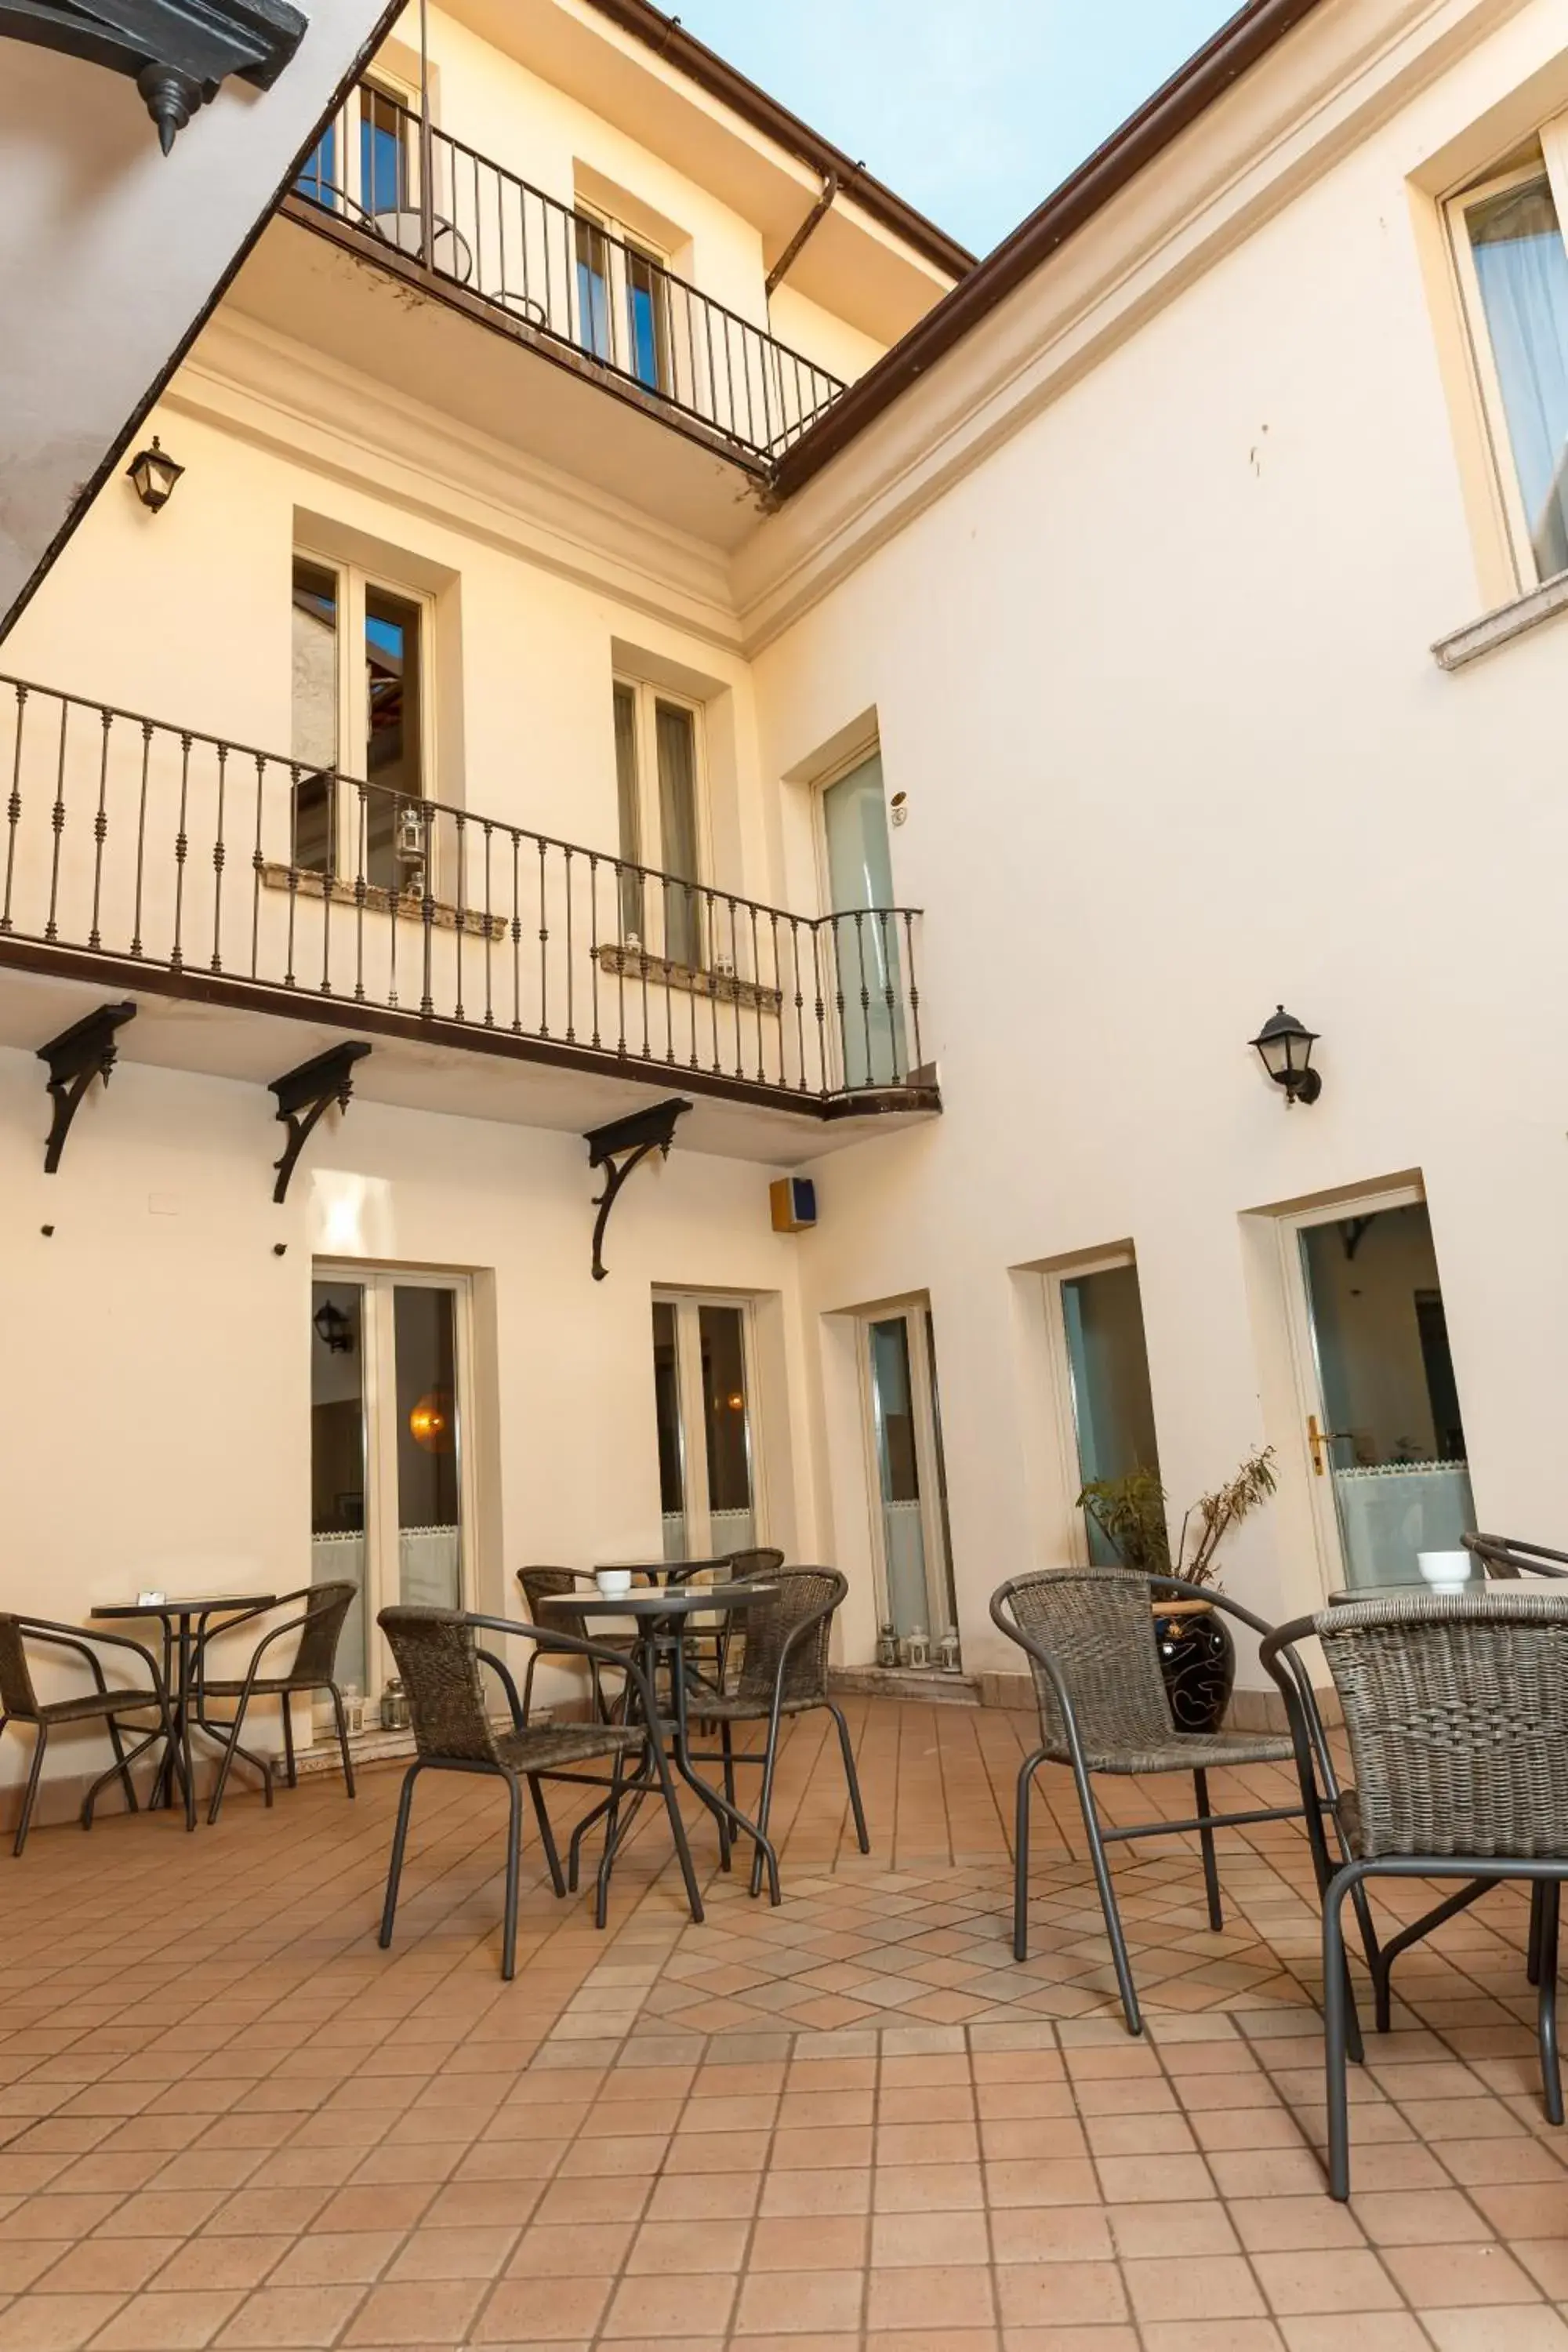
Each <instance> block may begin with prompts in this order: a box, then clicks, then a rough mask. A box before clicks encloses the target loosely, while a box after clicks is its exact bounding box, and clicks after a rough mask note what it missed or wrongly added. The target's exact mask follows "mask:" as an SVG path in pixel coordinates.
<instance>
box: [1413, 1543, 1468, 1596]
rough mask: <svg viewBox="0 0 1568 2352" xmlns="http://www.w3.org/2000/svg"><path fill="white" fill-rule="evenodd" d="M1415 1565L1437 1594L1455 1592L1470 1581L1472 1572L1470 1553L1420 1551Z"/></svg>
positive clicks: (1416, 1556)
mask: <svg viewBox="0 0 1568 2352" xmlns="http://www.w3.org/2000/svg"><path fill="white" fill-rule="evenodd" d="M1415 1564H1416V1566H1417V1568H1419V1570H1421V1573H1422V1575H1423V1576H1424V1577H1425V1578H1426V1581H1427V1583H1428V1584H1429V1585H1431V1586H1432V1588H1433V1590H1434V1591H1436V1592H1455V1591H1458V1588H1459V1586H1460V1585H1461V1584H1468V1583H1469V1581H1470V1578H1471V1573H1472V1570H1471V1563H1470V1555H1469V1553H1468V1551H1418V1552H1417V1553H1416V1555H1415Z"/></svg>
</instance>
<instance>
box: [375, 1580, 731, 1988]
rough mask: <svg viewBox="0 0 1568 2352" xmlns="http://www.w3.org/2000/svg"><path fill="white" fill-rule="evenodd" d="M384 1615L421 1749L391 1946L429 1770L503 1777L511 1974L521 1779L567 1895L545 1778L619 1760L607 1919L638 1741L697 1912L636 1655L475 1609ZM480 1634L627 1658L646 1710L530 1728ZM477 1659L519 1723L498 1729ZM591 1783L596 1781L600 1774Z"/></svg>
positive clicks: (396, 1865) (560, 1890)
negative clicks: (421, 1781)
mask: <svg viewBox="0 0 1568 2352" xmlns="http://www.w3.org/2000/svg"><path fill="white" fill-rule="evenodd" d="M377 1622H379V1624H380V1626H381V1629H382V1631H383V1633H384V1634H385V1635H386V1638H387V1641H388V1642H389V1643H391V1645H392V1654H393V1656H394V1657H395V1659H396V1661H397V1669H398V1672H399V1674H400V1675H402V1677H403V1685H404V1688H405V1691H406V1692H407V1694H408V1706H409V1714H410V1717H411V1719H412V1722H413V1726H414V1740H415V1746H416V1750H417V1754H416V1759H415V1761H414V1762H413V1763H412V1764H411V1765H410V1766H409V1768H408V1770H407V1771H406V1772H405V1774H404V1777H403V1790H402V1794H401V1796H400V1797H399V1799H398V1804H397V1827H396V1830H395V1832H394V1835H393V1841H392V1859H391V1863H390V1865H389V1867H388V1870H387V1876H386V1901H385V1905H384V1908H383V1911H382V1917H381V1945H382V1948H383V1950H385V1949H386V1948H387V1947H388V1946H389V1945H390V1943H391V1942H392V1925H393V1920H394V1917H395V1914H396V1910H397V1889H398V1883H399V1881H400V1879H401V1878H402V1875H403V1855H404V1849H405V1845H406V1844H407V1842H408V1819H409V1813H410V1811H411V1808H412V1806H413V1802H414V1786H415V1782H416V1780H418V1778H419V1775H420V1774H421V1772H479V1773H489V1774H492V1775H493V1776H494V1777H495V1778H496V1779H498V1780H504V1781H505V1782H506V1784H507V1791H508V1795H509V1797H510V1820H509V1827H508V1833H507V1849H506V1911H505V1922H504V1928H503V1933H502V1940H501V1975H502V1976H503V1977H504V1978H506V1979H509V1980H510V1978H511V1977H512V1976H513V1975H514V1974H515V1973H516V1968H517V1889H518V1857H519V1853H520V1851H521V1843H522V1783H523V1782H524V1781H525V1780H526V1781H527V1783H528V1791H529V1795H530V1796H531V1799H532V1801H533V1810H534V1812H535V1814H536V1815H537V1817H538V1822H539V1835H540V1841H541V1843H542V1846H543V1848H544V1859H545V1862H546V1864H548V1866H549V1870H550V1879H551V1884H552V1886H553V1887H554V1889H555V1892H556V1894H557V1895H564V1894H565V1893H566V1881H565V1879H564V1877H563V1875H562V1870H561V1857H560V1855H559V1854H558V1853H557V1852H556V1848H555V1839H554V1835H553V1833H552V1830H551V1826H550V1816H549V1814H548V1812H547V1811H545V1805H544V1794H543V1790H542V1788H541V1786H540V1783H541V1782H542V1781H543V1780H574V1781H579V1782H581V1781H584V1780H591V1779H592V1776H590V1775H588V1774H585V1773H582V1772H578V1771H574V1769H572V1768H573V1767H574V1766H575V1765H579V1764H585V1763H591V1762H593V1761H594V1760H595V1759H599V1758H605V1757H607V1758H609V1759H611V1762H612V1764H613V1767H614V1777H613V1780H612V1782H611V1802H610V1807H609V1829H608V1834H607V1836H606V1839H605V1858H604V1861H603V1862H602V1863H601V1864H600V1867H599V1881H598V1890H597V1900H596V1904H595V1926H597V1927H603V1926H604V1924H605V1916H606V1911H607V1906H608V1900H609V1864H610V1862H611V1859H612V1857H613V1853H614V1847H615V1832H616V1801H617V1799H618V1796H619V1791H620V1787H621V1780H622V1775H623V1772H624V1770H625V1765H626V1756H627V1754H628V1753H629V1752H630V1751H632V1750H639V1749H640V1750H641V1751H642V1753H643V1755H644V1757H645V1759H647V1761H648V1763H649V1765H650V1767H651V1769H652V1770H653V1771H654V1772H655V1773H656V1774H657V1776H658V1781H659V1785H660V1788H661V1790H662V1792H663V1796H664V1801H665V1804H666V1806H667V1808H668V1812H669V1817H670V1824H671V1828H672V1830H673V1832H674V1836H675V1844H676V1851H677V1853H678V1854H679V1857H680V1863H681V1869H682V1874H683V1875H684V1877H685V1880H686V1890H687V1895H688V1896H689V1900H690V1903H691V1906H692V1909H693V1912H694V1915H695V1916H698V1917H700V1916H701V1904H700V1897H699V1895H698V1892H697V1880H696V1874H695V1873H694V1871H693V1869H692V1866H691V1853H690V1848H689V1846H688V1844H687V1843H686V1832H685V1830H684V1828H683V1827H682V1825H681V1820H680V1809H679V1805H678V1804H677V1802H676V1798H675V1791H674V1789H673V1787H672V1785H671V1781H670V1775H669V1767H668V1762H667V1761H666V1759H665V1756H664V1751H663V1748H662V1746H661V1745H660V1743H659V1741H658V1740H657V1739H652V1740H650V1739H649V1738H648V1736H647V1730H646V1728H645V1725H646V1723H648V1722H652V1721H653V1720H654V1719H655V1717H654V1706H653V1696H652V1693H651V1692H650V1691H649V1690H648V1687H647V1679H646V1677H645V1676H644V1675H643V1672H642V1669H641V1668H640V1666H639V1665H638V1664H637V1661H636V1659H635V1658H629V1657H622V1656H621V1654H619V1653H618V1652H616V1651H614V1650H609V1649H605V1647H603V1645H602V1644H600V1643H595V1642H587V1641H578V1640H577V1639H575V1638H574V1636H573V1635H571V1634H564V1633H560V1632H558V1631H557V1630H556V1629H555V1628H553V1627H552V1628H551V1630H550V1631H549V1632H548V1633H543V1632H542V1631H541V1630H540V1629H539V1628H538V1627H536V1626H533V1625H522V1624H518V1623H516V1622H514V1621H513V1620H511V1619H510V1618H506V1617H476V1616H470V1615H466V1614H464V1613H463V1612H460V1611H458V1610H453V1609H384V1610H383V1611H382V1612H381V1615H380V1618H379V1620H378V1621H377ZM481 1633H497V1634H500V1635H501V1636H503V1637H506V1636H516V1635H519V1634H521V1636H522V1638H523V1639H524V1640H525V1641H533V1642H540V1641H547V1642H548V1643H550V1645H551V1647H552V1649H556V1650H563V1651H566V1652H568V1653H570V1654H572V1655H574V1656H577V1657H584V1658H586V1659H587V1661H588V1662H589V1664H600V1665H609V1666H618V1667H620V1668H621V1670H622V1671H623V1672H624V1673H625V1674H626V1675H627V1677H628V1678H629V1681H630V1683H631V1685H632V1689H633V1694H634V1697H635V1698H636V1700H637V1702H638V1703H639V1705H640V1711H641V1714H642V1717H643V1720H641V1721H638V1722H633V1723H582V1724H563V1725H559V1726H551V1727H548V1728H538V1729H536V1728H534V1727H531V1725H530V1724H529V1722H528V1719H527V1717H526V1715H525V1713H524V1710H523V1704H522V1700H521V1697H520V1696H519V1694H518V1688H517V1685H516V1683H515V1682H514V1681H513V1679H512V1675H511V1672H510V1668H509V1667H508V1666H507V1664H506V1663H505V1661H504V1660H503V1659H501V1658H500V1657H499V1656H497V1654H496V1653H495V1652H494V1651H493V1650H489V1649H481V1648H480V1647H479V1640H478V1636H479V1635H480V1634H481ZM481 1666H489V1668H490V1670H491V1672H492V1673H493V1674H495V1675H496V1676H497V1677H498V1678H499V1680H500V1685H501V1688H502V1689H503V1691H504V1692H505V1693H506V1696H507V1702H508V1705H509V1706H510V1710H511V1724H512V1727H511V1729H510V1731H501V1732H498V1731H497V1730H496V1728H495V1727H494V1725H493V1724H492V1723H491V1721H490V1717H489V1707H488V1706H487V1703H486V1698H485V1689H484V1683H483V1680H482V1677H481V1675H480V1673H479V1669H480V1667H481ZM594 1785H600V1784H599V1783H598V1782H596V1781H595V1782H594Z"/></svg>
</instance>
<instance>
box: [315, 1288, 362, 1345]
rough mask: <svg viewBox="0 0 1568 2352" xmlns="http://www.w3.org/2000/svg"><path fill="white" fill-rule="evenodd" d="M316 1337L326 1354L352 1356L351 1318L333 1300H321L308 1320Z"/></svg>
mask: <svg viewBox="0 0 1568 2352" xmlns="http://www.w3.org/2000/svg"><path fill="white" fill-rule="evenodd" d="M310 1320H311V1322H312V1323H314V1325H315V1327H316V1336H317V1338H318V1339H320V1340H321V1345H322V1346H323V1347H324V1348H325V1349H327V1350H328V1352H329V1353H330V1354H331V1355H334V1356H352V1355H353V1351H354V1327H353V1319H352V1318H351V1317H349V1316H347V1315H345V1314H344V1313H343V1310H342V1307H340V1306H339V1305H338V1304H337V1302H336V1301H335V1300H334V1299H331V1298H326V1299H323V1300H322V1302H321V1306H320V1307H317V1309H316V1311H315V1313H314V1315H313V1316H312V1317H311V1318H310Z"/></svg>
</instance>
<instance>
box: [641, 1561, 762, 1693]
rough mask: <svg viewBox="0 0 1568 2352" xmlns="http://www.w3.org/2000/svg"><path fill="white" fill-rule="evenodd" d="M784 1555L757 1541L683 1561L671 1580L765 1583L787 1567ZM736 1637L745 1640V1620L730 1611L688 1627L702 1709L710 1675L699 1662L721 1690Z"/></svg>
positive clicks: (688, 1652)
mask: <svg viewBox="0 0 1568 2352" xmlns="http://www.w3.org/2000/svg"><path fill="white" fill-rule="evenodd" d="M783 1566H784V1554H783V1552H782V1551H779V1550H777V1549H775V1548H774V1547H773V1545H772V1544H757V1545H754V1546H753V1547H752V1549H751V1550H749V1551H730V1552H724V1553H722V1554H721V1557H720V1558H719V1559H704V1560H683V1561H680V1562H679V1563H678V1564H677V1566H676V1567H675V1568H674V1570H672V1571H671V1574H670V1579H669V1580H670V1582H671V1583H672V1584H688V1583H689V1582H690V1581H691V1580H692V1579H693V1578H694V1577H697V1576H714V1577H730V1578H732V1579H733V1580H734V1581H735V1582H736V1583H737V1584H741V1583H762V1582H764V1581H765V1580H767V1578H769V1577H771V1576H773V1575H775V1574H776V1573H777V1571H778V1570H780V1569H781V1568H782V1567H783ZM737 1636H739V1637H740V1638H741V1639H742V1640H744V1638H745V1626H744V1623H743V1621H742V1620H741V1619H738V1618H736V1617H735V1616H733V1615H732V1614H731V1612H730V1611H728V1610H725V1611H723V1612H721V1613H720V1614H719V1615H718V1616H716V1617H715V1618H714V1619H713V1620H712V1621H711V1622H710V1623H709V1624H707V1625H705V1626H702V1627H700V1628H698V1627H695V1626H693V1627H689V1629H688V1632H687V1636H686V1658H687V1667H688V1672H689V1675H690V1676H691V1679H692V1681H693V1682H694V1683H695V1684H696V1685H698V1689H697V1691H696V1693H695V1694H694V1698H695V1703H696V1705H697V1706H698V1707H699V1708H700V1706H701V1693H702V1689H703V1687H704V1686H705V1685H707V1683H708V1676H707V1675H706V1674H705V1673H703V1672H702V1671H701V1668H700V1667H699V1665H698V1664H697V1662H698V1661H699V1660H701V1661H702V1664H703V1665H705V1666H709V1665H710V1666H711V1669H712V1686H713V1687H714V1688H715V1689H718V1690H722V1689H723V1687H724V1677H725V1675H727V1674H728V1672H729V1666H730V1652H731V1646H732V1644H733V1643H734V1642H735V1640H736V1638H737ZM700 1719H701V1720H702V1721H704V1722H706V1721H707V1719H708V1718H707V1717H705V1716H703V1717H700Z"/></svg>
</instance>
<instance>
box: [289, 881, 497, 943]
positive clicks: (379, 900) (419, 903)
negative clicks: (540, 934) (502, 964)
mask: <svg viewBox="0 0 1568 2352" xmlns="http://www.w3.org/2000/svg"><path fill="white" fill-rule="evenodd" d="M261 887H262V888H263V889H264V890H292V891H294V892H295V893H296V894H297V896H299V897H300V898H326V897H327V896H328V895H329V884H328V878H327V877H326V875H324V874H322V873H320V872H318V870H317V869H316V868H315V867H314V866H278V865H273V864H266V863H264V864H263V866H262V868H261ZM330 890H331V902H332V904H333V906H334V907H353V908H357V907H358V906H359V904H360V892H359V889H358V888H357V887H356V886H355V885H354V884H353V882H343V881H341V880H337V879H334V880H333V881H332V882H331V886H330ZM364 905H365V907H366V908H367V909H368V911H369V912H370V913H372V914H374V915H391V914H396V915H398V916H400V917H401V918H402V919H403V920H404V921H405V923H423V921H424V920H425V901H424V899H423V898H422V897H421V896H420V894H419V892H418V891H417V890H388V889H386V888H385V887H384V886H383V885H382V884H381V883H379V882H367V883H366V884H365V885H364ZM430 920H431V923H432V925H433V927H434V928H435V929H437V930H438V931H463V932H466V933H468V934H469V935H471V936H472V937H474V938H476V939H483V938H485V937H486V935H487V934H488V935H489V938H490V939H492V940H504V939H505V937H506V935H507V926H506V918H505V916H504V915H481V914H479V912H478V911H477V909H476V908H472V907H464V908H457V907H449V906H447V903H446V901H445V899H442V898H437V899H435V900H433V901H432V904H431V913H430Z"/></svg>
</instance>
